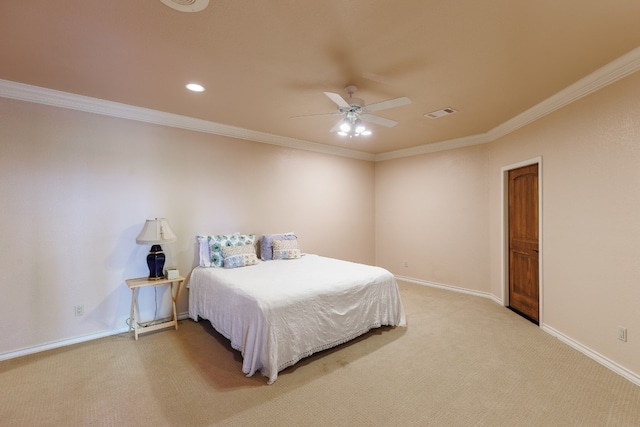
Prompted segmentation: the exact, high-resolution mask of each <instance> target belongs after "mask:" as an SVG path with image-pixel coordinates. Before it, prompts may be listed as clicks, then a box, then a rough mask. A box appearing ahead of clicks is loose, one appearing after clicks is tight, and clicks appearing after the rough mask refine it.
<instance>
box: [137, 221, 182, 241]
mask: <svg viewBox="0 0 640 427" xmlns="http://www.w3.org/2000/svg"><path fill="white" fill-rule="evenodd" d="M175 241H176V235H175V234H173V231H171V227H169V223H168V222H167V220H166V219H164V218H153V219H148V220H146V221H145V223H144V226H143V227H142V231H141V232H140V234H138V237H136V243H137V244H139V245H161V244H163V243H170V242H175Z"/></svg>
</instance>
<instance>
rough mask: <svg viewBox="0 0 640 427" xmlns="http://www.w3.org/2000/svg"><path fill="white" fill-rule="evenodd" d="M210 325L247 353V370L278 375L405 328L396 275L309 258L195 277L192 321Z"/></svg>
mask: <svg viewBox="0 0 640 427" xmlns="http://www.w3.org/2000/svg"><path fill="white" fill-rule="evenodd" d="M198 316H200V317H202V318H204V319H207V320H209V321H210V322H211V324H212V325H213V327H214V328H215V329H216V330H217V331H218V332H220V333H221V334H222V335H224V336H225V337H226V338H228V339H229V340H230V341H231V346H232V347H233V348H235V349H236V350H240V351H241V353H242V357H243V364H242V371H243V372H244V373H245V374H247V376H251V375H253V374H254V373H255V372H256V371H258V370H259V371H260V372H261V373H262V374H263V375H264V376H266V377H267V378H268V379H269V384H271V383H273V382H274V381H275V380H276V379H277V377H278V372H279V371H281V370H283V369H284V368H286V367H288V366H291V365H293V364H295V363H296V362H297V361H298V360H300V359H302V358H304V357H307V356H309V355H311V354H313V353H315V352H318V351H321V350H324V349H327V348H330V347H333V346H336V345H339V344H342V343H344V342H347V341H349V340H351V339H353V338H355V337H357V336H359V335H362V334H364V333H365V332H367V331H368V330H370V329H372V328H376V327H380V326H382V325H391V326H405V325H406V319H405V313H404V309H403V307H402V302H401V300H400V294H399V292H398V286H397V283H396V280H395V278H394V277H393V275H392V274H391V273H390V272H389V271H387V270H385V269H383V268H380V267H373V266H369V265H364V264H357V263H353V262H348V261H341V260H337V259H332V258H325V257H321V256H318V255H309V254H307V255H304V256H303V257H302V258H299V259H293V260H277V261H261V262H259V263H258V264H257V265H253V266H248V267H242V268H235V269H222V268H201V267H197V268H195V269H194V270H193V272H192V273H191V279H190V282H189V317H191V318H192V319H193V320H195V321H197V320H198Z"/></svg>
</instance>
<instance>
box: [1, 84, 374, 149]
mask: <svg viewBox="0 0 640 427" xmlns="http://www.w3.org/2000/svg"><path fill="white" fill-rule="evenodd" d="M0 96H1V97H4V98H11V99H16V100H20V101H26V102H33V103H36V104H43V105H49V106H53V107H60V108H67V109H71V110H78V111H84V112H88V113H94V114H101V115H105V116H110V117H118V118H122V119H127V120H135V121H139V122H144V123H152V124H157V125H162V126H169V127H174V128H180V129H186V130H192V131H196V132H204V133H210V134H214V135H220V136H226V137H230V138H238V139H244V140H248V141H255V142H261V143H265V144H271V145H277V146H281V147H286V148H296V149H300V150H306V151H313V152H316V153H322V154H330V155H335V156H342V157H349V158H353V159H358V160H366V161H373V160H374V157H375V156H374V155H373V154H370V153H365V152H362V151H356V150H349V149H346V148H341V147H335V146H331V145H325V144H318V143H315V142H309V141H304V140H300V139H294V138H287V137H283V136H278V135H273V134H269V133H264V132H257V131H253V130H249V129H243V128H239V127H235V126H229V125H225V124H221V123H216V122H211V121H208V120H202V119H196V118H193V117H187V116H181V115H178V114H173V113H166V112H163V111H157V110H152V109H149V108H142V107H136V106H132V105H127V104H121V103H118V102H113V101H106V100H103V99H98V98H91V97H88V96H83V95H76V94H73V93H67V92H62V91H58V90H54V89H48V88H43V87H39V86H32V85H27V84H24V83H17V82H12V81H9V80H2V79H0Z"/></svg>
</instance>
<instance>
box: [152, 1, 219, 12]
mask: <svg viewBox="0 0 640 427" xmlns="http://www.w3.org/2000/svg"><path fill="white" fill-rule="evenodd" d="M160 1H161V2H162V3H164V4H165V5H167V6H169V7H170V8H171V9H175V10H177V11H180V12H200V11H201V10H204V8H206V7H207V6H209V0H160Z"/></svg>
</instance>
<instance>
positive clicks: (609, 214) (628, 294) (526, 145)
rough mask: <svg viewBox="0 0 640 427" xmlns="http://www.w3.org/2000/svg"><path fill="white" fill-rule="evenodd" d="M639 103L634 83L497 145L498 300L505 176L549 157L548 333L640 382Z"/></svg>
mask: <svg viewBox="0 0 640 427" xmlns="http://www.w3.org/2000/svg"><path fill="white" fill-rule="evenodd" d="M639 95H640V73H636V74H635V75H632V76H630V77H627V78H626V79H624V80H622V81H619V82H617V83H615V84H613V85H611V86H608V87H606V88H604V89H602V90H600V91H598V92H596V93H594V94H592V95H590V96H588V97H586V98H583V99H581V100H579V101H577V102H575V103H573V104H571V105H569V106H568V107H565V108H563V109H561V110H559V111H557V112H555V113H553V114H551V115H550V116H548V117H545V118H543V119H542V120H539V121H537V122H536V123H534V124H532V125H529V126H527V127H525V128H523V129H521V130H520V131H518V132H515V133H513V134H511V135H509V136H507V137H505V138H503V139H502V140H500V141H496V142H495V143H492V144H490V157H491V161H490V178H491V181H490V187H491V198H490V204H491V207H490V209H491V210H490V218H491V225H490V229H491V259H492V262H491V292H492V293H494V294H498V295H499V292H500V286H501V285H500V275H501V270H500V265H499V259H500V256H501V253H500V239H499V230H500V215H499V214H500V206H499V200H500V173H499V171H500V168H501V167H503V166H506V165H509V164H512V163H515V162H518V161H521V160H525V159H528V158H531V157H535V156H542V172H543V182H542V185H543V190H542V191H543V199H542V203H543V212H542V215H543V219H542V221H543V228H542V239H543V248H542V261H543V276H542V281H543V292H544V299H543V321H544V324H545V325H546V326H548V327H549V328H553V330H555V331H558V332H560V333H561V334H563V335H565V336H567V337H569V338H570V339H572V340H574V341H576V342H578V343H579V344H581V345H583V346H586V347H587V348H589V349H591V350H592V351H594V352H596V353H598V354H600V355H602V356H604V357H605V358H607V359H610V360H613V361H614V362H616V363H618V364H620V365H622V366H624V367H626V368H628V369H630V370H631V371H633V372H635V373H636V375H638V374H639V373H640V357H638V355H639V354H640V167H639V166H640V96H639ZM618 325H621V326H625V327H627V328H628V342H627V343H624V342H622V341H619V340H618V339H617V327H618Z"/></svg>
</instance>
